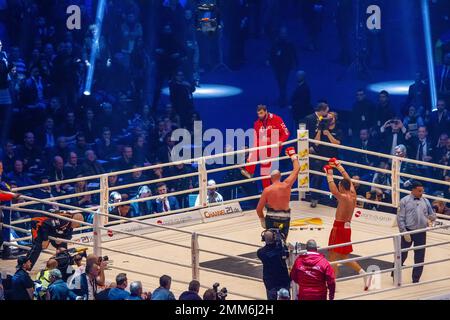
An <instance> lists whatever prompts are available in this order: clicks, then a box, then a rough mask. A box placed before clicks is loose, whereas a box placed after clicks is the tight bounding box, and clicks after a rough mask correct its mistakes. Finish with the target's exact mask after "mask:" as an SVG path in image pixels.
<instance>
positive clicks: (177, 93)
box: [169, 71, 195, 128]
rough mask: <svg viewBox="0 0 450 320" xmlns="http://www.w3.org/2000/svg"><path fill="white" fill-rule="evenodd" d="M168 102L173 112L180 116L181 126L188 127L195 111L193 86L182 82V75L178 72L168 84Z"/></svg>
mask: <svg viewBox="0 0 450 320" xmlns="http://www.w3.org/2000/svg"><path fill="white" fill-rule="evenodd" d="M169 89H170V101H171V103H172V105H173V108H174V111H175V112H176V113H177V114H179V115H180V121H181V126H182V127H183V128H186V127H188V126H189V124H190V121H191V117H192V114H193V113H194V111H195V108H194V97H193V95H192V93H193V92H195V86H194V85H192V84H190V83H189V82H187V81H185V80H184V73H183V72H182V71H178V72H177V74H176V76H175V77H174V78H173V80H172V81H170V83H169Z"/></svg>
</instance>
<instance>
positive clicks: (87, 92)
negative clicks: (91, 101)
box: [83, 90, 91, 96]
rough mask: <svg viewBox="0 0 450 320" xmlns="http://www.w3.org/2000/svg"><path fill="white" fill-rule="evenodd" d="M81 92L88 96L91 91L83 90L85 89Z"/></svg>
mask: <svg viewBox="0 0 450 320" xmlns="http://www.w3.org/2000/svg"><path fill="white" fill-rule="evenodd" d="M83 94H84V95H85V96H90V95H91V92H90V91H89V90H85V91H84V92H83Z"/></svg>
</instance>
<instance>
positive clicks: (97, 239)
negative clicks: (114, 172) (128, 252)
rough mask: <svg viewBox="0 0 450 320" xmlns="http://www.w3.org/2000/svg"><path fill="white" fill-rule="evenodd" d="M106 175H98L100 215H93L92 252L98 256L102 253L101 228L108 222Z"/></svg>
mask: <svg viewBox="0 0 450 320" xmlns="http://www.w3.org/2000/svg"><path fill="white" fill-rule="evenodd" d="M108 198H109V190H108V176H107V175H103V176H102V177H100V208H99V209H98V212H99V213H100V214H102V215H99V214H96V215H95V216H94V232H93V235H94V254H95V255H96V256H98V257H100V256H101V255H102V249H101V246H102V229H101V227H103V226H104V225H105V224H106V223H108Z"/></svg>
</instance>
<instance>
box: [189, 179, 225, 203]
mask: <svg viewBox="0 0 450 320" xmlns="http://www.w3.org/2000/svg"><path fill="white" fill-rule="evenodd" d="M221 202H223V197H222V195H221V194H220V193H218V192H217V187H216V182H215V181H214V180H209V181H208V192H207V196H206V203H207V204H211V203H221ZM199 205H201V204H200V196H198V197H197V199H196V200H195V206H199Z"/></svg>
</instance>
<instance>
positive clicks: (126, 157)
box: [116, 146, 136, 171]
mask: <svg viewBox="0 0 450 320" xmlns="http://www.w3.org/2000/svg"><path fill="white" fill-rule="evenodd" d="M135 164H136V163H135V162H134V159H133V148H132V147H130V146H126V147H124V148H123V150H122V157H121V158H120V159H119V161H118V162H117V164H116V167H117V169H118V170H120V171H122V170H129V169H132V168H133V166H134V165H135Z"/></svg>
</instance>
